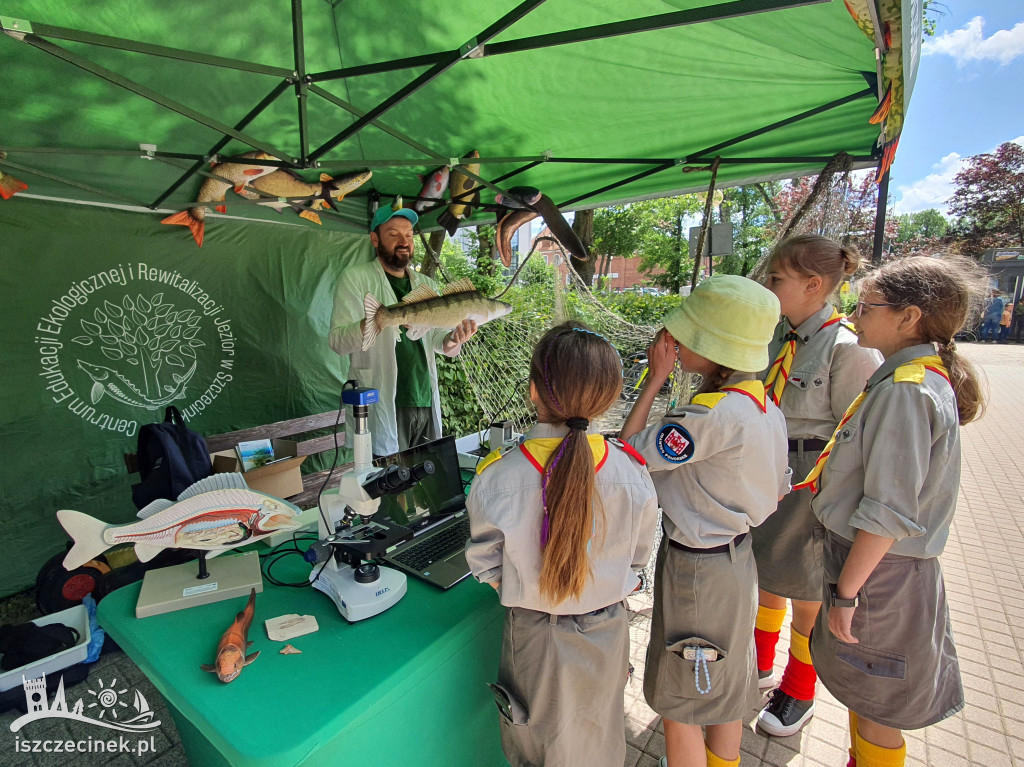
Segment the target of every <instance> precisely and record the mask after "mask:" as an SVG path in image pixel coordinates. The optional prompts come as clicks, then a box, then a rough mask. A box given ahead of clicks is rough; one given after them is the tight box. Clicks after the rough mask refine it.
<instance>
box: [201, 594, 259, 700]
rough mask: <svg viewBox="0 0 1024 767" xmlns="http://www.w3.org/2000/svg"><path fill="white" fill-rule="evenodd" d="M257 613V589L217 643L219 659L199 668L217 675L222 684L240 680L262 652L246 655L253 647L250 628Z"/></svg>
mask: <svg viewBox="0 0 1024 767" xmlns="http://www.w3.org/2000/svg"><path fill="white" fill-rule="evenodd" d="M255 613H256V589H253V590H252V592H251V593H250V594H249V601H248V602H246V604H245V609H244V610H242V612H240V613H238V615H236V616H235V620H234V622H233V623H232V624H231V625H230V626H228V630H227V631H225V632H224V635H223V636H221V638H220V642H218V643H217V657H216V658H215V659H214V661H213V663H204V664H203V665H201V666H200V667H199V668H201V669H202V670H203V671H209V672H211V673H213V674H216V675H217V678H218V679H219V680H220V681H222V682H231V681H234V680H235V679H237V678H238V675H239V674H241V673H242V669H243V668H245V667H246V666H248V665H249V664H250V663H252V662H253V661H254V660H256V659H257V658H258V657H259V655H260V651H259V650H257V651H256V652H254V653H252V654H251V655H246V654H245V651H246V650H248V649H249V648H250V647H252V642H250V641H249V627H250V626H252V617H253V615H255Z"/></svg>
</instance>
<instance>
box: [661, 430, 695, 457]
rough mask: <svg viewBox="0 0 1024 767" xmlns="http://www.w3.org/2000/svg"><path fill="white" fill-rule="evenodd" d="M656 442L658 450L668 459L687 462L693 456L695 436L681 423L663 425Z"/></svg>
mask: <svg viewBox="0 0 1024 767" xmlns="http://www.w3.org/2000/svg"><path fill="white" fill-rule="evenodd" d="M656 444H657V447H658V452H659V453H661V457H662V458H664V459H665V460H666V461H671V462H672V463H686V462H687V461H688V460H690V458H692V457H693V437H691V436H690V432H688V431H687V430H686V429H684V428H683V427H682V426H680V425H679V424H676V423H670V424H667V425H665V426H662V427H661V431H659V432H658V438H657V442H656Z"/></svg>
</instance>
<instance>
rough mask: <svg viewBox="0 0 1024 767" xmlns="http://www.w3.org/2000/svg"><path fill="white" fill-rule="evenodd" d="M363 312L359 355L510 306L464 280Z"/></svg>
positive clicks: (370, 303)
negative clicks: (388, 333)
mask: <svg viewBox="0 0 1024 767" xmlns="http://www.w3.org/2000/svg"><path fill="white" fill-rule="evenodd" d="M363 308H364V309H365V310H366V320H365V322H364V323H363V351H366V350H367V349H369V348H370V347H371V346H373V344H374V342H375V341H376V340H377V336H378V335H380V332H381V331H382V330H383V329H384V328H387V327H397V326H399V325H405V326H407V327H408V328H409V329H408V331H407V332H406V338H408V339H409V340H411V341H416V340H418V339H420V338H423V336H425V335H426V333H427V331H428V330H430V329H431V328H454V327H455V326H456V325H458V324H459V323H460V322H462V321H463V320H475V321H476V324H477V326H480V325H483V324H484V323H485V322H490V321H491V320H496V319H498V318H499V317H504V316H505V315H506V314H508V313H509V312H510V311H512V306H511V305H510V304H506V303H505V302H504V301H496V300H494V299H493V298H488V297H487V296H485V295H483V294H482V293H481V292H480V291H478V290H477V289H476V287H474V285H473V283H472V282H471V281H470V279H469V278H468V277H467V278H465V279H462V280H459V281H458V282H453V283H451V284H450V285H447V286H445V288H444V291H443V292H442V293H441V295H438V294H437V293H435V292H434V291H433V289H431V288H430V287H429V286H428V285H420V286H419V287H418V288H416V290H414V291H412V292H411V293H409V294H408V295H406V297H405V298H404V299H402V301H401V302H400V303H397V304H392V305H391V306H384V305H383V304H381V302H380V301H378V300H377V299H376V298H374V296H373V295H372V294H370V293H367V294H366V296H365V298H364V299H363ZM86 561H88V560H86Z"/></svg>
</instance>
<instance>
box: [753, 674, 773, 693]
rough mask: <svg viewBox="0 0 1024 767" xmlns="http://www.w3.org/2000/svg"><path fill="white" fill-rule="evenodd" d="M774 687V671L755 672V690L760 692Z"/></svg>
mask: <svg viewBox="0 0 1024 767" xmlns="http://www.w3.org/2000/svg"><path fill="white" fill-rule="evenodd" d="M774 686H775V669H774V668H770V669H768V670H767V671H762V670H761V669H758V670H757V689H758V690H760V691H761V692H764V691H765V690H770V689H772V688H773V687H774Z"/></svg>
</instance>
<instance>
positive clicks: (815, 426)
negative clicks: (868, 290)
mask: <svg viewBox="0 0 1024 767" xmlns="http://www.w3.org/2000/svg"><path fill="white" fill-rule="evenodd" d="M859 266H860V256H859V255H858V254H857V252H856V251H855V250H853V249H851V248H848V247H844V246H841V245H839V244H838V243H836V242H833V241H832V240H830V239H828V238H827V237H822V236H820V235H817V234H798V235H796V236H795V237H790V238H788V239H786V240H783V241H782V242H780V243H779V244H778V245H777V246H776V248H775V250H774V252H773V253H772V255H771V258H770V260H769V262H768V274H767V277H766V279H765V285H766V286H767V288H768V289H769V290H770V291H772V292H773V293H774V294H775V295H776V296H778V299H779V303H780V304H781V306H782V314H783V315H784V316H783V318H782V321H781V322H780V323H779V324H778V327H777V328H776V329H775V336H774V338H773V339H772V343H771V345H770V346H769V353H770V356H771V358H772V360H773V362H772V364H771V366H770V367H769V368H768V370H767V371H765V376H764V381H765V386H766V387H767V389H768V396H769V397H770V398H771V400H772V402H774V403H775V404H777V405H778V406H779V408H781V410H782V412H783V414H784V415H785V416H786V428H787V429H788V430H789V466H790V468H791V469H793V474H794V476H796V477H797V479H801V478H803V477H804V476H806V475H807V472H809V471H810V470H811V468H812V467H813V466H814V460H815V459H816V458H817V457H818V453H820V452H821V451H822V449H823V448H824V447H825V443H826V442H827V441H828V438H829V437H831V436H832V432H833V431H834V430H835V428H836V424H838V423H839V419H840V418H842V417H843V413H845V412H846V408H847V407H849V406H850V403H851V402H853V400H854V399H855V398H856V396H857V395H858V394H860V393H861V392H862V391H863V390H864V384H866V383H867V381H868V378H869V377H870V376H871V374H872V373H873V372H875V369H876V368H877V367H878V366H879V365H880V364H881V363H882V355H881V354H879V353H878V352H877V351H875V350H874V349H865V348H863V347H861V346H859V345H858V344H857V334H856V333H855V332H854V331H853V327H852V325H850V324H849V322H847V320H846V318H845V317H843V316H842V315H841V314H839V312H837V311H836V310H835V309H834V308H833V306H832V304H831V303H829V298H830V297H831V296H832V294H833V293H834V292H835V289H836V287H837V286H838V285H839V283H840V282H841V281H842V280H843V278H844V277H845V276H846V275H849V274H853V273H854V272H855V271H857V268H858V267H859ZM811 495H812V494H811V491H810V490H800V491H794V492H792V493H790V494H789V495H787V496H786V497H785V498H783V499H782V500H781V501H780V502H779V508H778V511H776V512H775V514H773V515H772V516H771V518H770V519H769V520H768V521H766V522H765V523H764V524H763V525H761V526H760V527H758V528H756V529H755V530H752V531H751V533H750V535H751V540H752V543H753V547H754V560H755V561H756V562H757V581H758V608H757V623H756V625H755V628H754V645H755V646H756V648H757V673H758V683H759V686H760V687H761V689H769V688H771V687H773V686H774V684H775V672H774V668H773V667H774V665H775V645H776V644H777V643H778V641H779V634H780V632H781V630H782V624H783V621H784V620H785V618H786V600H787V599H789V600H792V601H793V620H792V623H791V624H790V634H789V636H790V643H789V658H788V662H787V663H786V670H785V672H784V673H783V675H782V684H781V685H780V686H779V688H778V689H777V690H774V691H773V692H772V694H771V695H772V697H771V700H770V701H769V702H768V704H767V705H766V706H765V707H764V709H763V710H762V711H761V713H760V714H759V715H758V718H757V723H758V726H759V727H760V728H761V729H762V730H764V731H765V732H767V733H769V734H771V735H776V736H779V737H784V736H787V735H792V734H794V733H796V732H797V731H799V730H800V728H801V727H803V726H804V725H805V724H806V723H807V722H808V721H809V720H810V718H811V717H812V716H813V715H814V688H815V682H816V681H817V678H818V677H817V675H816V674H815V672H814V665H813V664H812V663H811V655H810V651H809V650H808V638H809V637H810V634H811V628H812V627H813V626H814V619H815V618H816V617H817V615H818V610H819V608H820V607H821V595H822V592H821V589H822V574H821V542H822V539H823V538H824V533H825V529H824V528H823V527H822V526H821V523H820V522H818V520H817V519H816V518H815V516H814V514H813V512H812V511H811Z"/></svg>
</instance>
